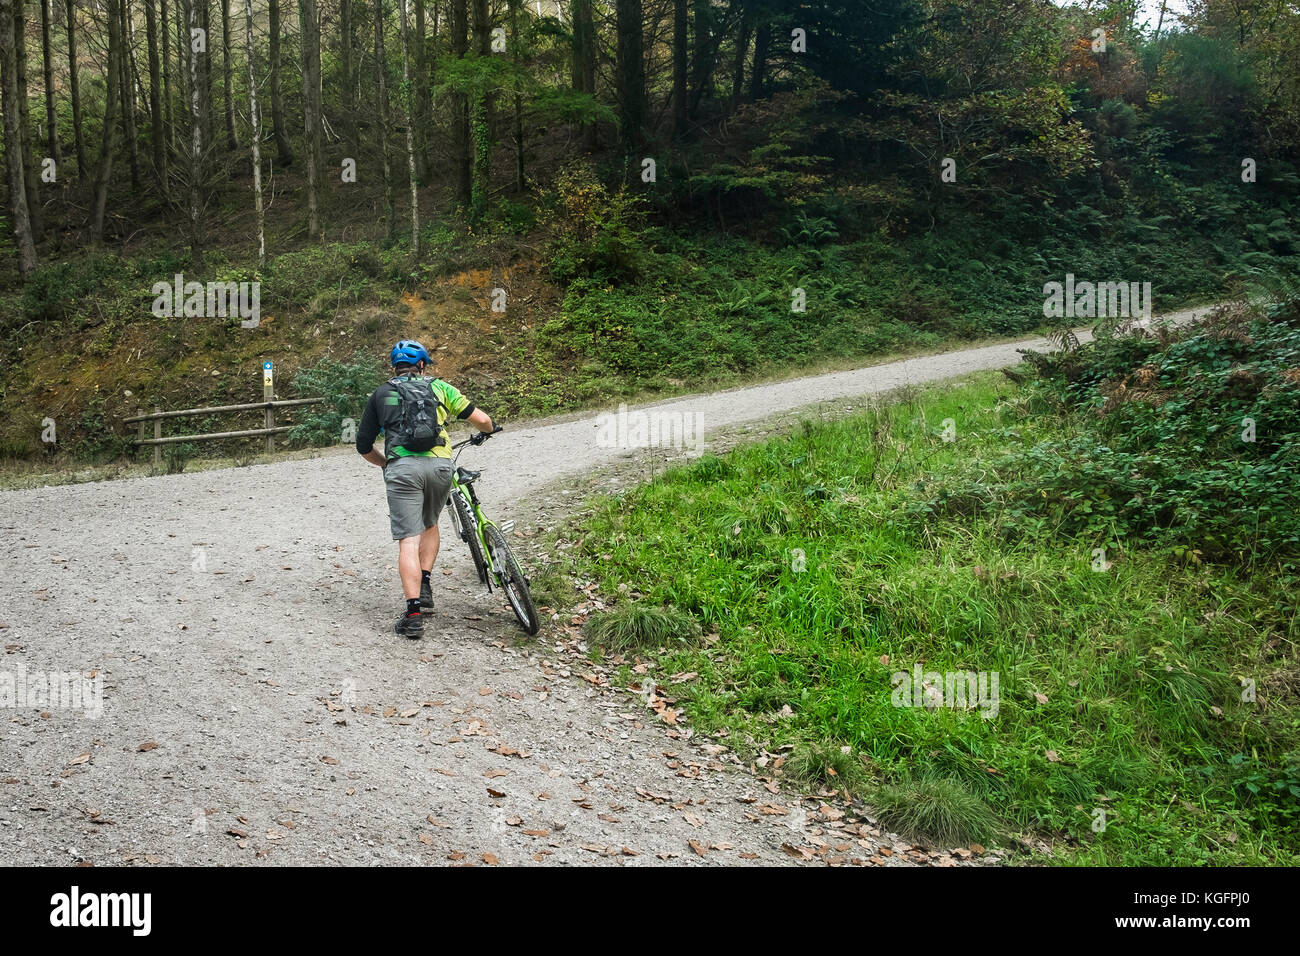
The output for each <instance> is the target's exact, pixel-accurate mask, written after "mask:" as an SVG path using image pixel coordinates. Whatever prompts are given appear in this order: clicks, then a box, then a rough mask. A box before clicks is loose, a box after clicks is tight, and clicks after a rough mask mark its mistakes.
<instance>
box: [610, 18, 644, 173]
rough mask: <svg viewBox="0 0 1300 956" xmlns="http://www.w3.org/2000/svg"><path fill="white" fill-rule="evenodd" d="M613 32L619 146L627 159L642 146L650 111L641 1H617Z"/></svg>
mask: <svg viewBox="0 0 1300 956" xmlns="http://www.w3.org/2000/svg"><path fill="white" fill-rule="evenodd" d="M615 14H616V17H617V21H616V25H615V29H616V30H617V32H618V46H617V49H616V58H615V72H616V73H617V75H618V99H619V107H620V110H619V120H620V122H619V142H620V145H621V146H622V149H623V154H624V156H627V157H630V156H632V155H633V154H634V153H637V152H639V151H640V149H641V147H642V146H643V145H644V144H645V124H646V117H647V115H648V114H649V111H650V108H649V105H648V103H647V101H646V87H645V60H644V55H643V52H642V38H641V28H642V10H641V0H616V2H615Z"/></svg>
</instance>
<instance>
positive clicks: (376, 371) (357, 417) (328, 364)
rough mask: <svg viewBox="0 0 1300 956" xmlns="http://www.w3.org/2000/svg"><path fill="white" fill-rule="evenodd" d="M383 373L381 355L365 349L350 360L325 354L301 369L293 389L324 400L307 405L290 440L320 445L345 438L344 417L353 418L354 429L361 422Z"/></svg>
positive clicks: (336, 442) (333, 443) (303, 395)
mask: <svg viewBox="0 0 1300 956" xmlns="http://www.w3.org/2000/svg"><path fill="white" fill-rule="evenodd" d="M382 375H383V366H382V364H381V363H380V361H379V359H378V358H377V357H376V356H374V355H371V354H367V353H365V352H358V353H357V354H356V355H354V356H353V357H352V360H351V361H348V362H340V361H337V360H335V359H331V358H325V359H322V360H321V361H319V362H317V363H316V364H315V365H313V366H312V367H311V368H305V369H303V370H302V371H300V372H299V373H298V374H297V375H296V376H294V379H293V389H294V391H295V392H297V393H298V395H299V397H301V398H316V397H323V398H324V399H325V404H324V405H306V406H304V409H306V411H304V412H303V413H302V419H301V421H299V423H298V424H297V425H295V426H294V428H293V430H292V431H291V432H289V440H290V441H292V442H295V443H299V444H306V445H317V446H323V445H337V444H340V443H341V442H343V441H345V440H346V439H345V433H344V430H343V426H344V423H345V421H347V420H349V419H350V420H351V422H352V426H353V429H354V430H355V428H356V427H357V426H359V425H360V423H361V413H362V412H363V411H364V410H365V406H366V401H367V399H369V398H370V393H371V392H373V391H374V390H375V388H376V387H378V385H379V382H380V380H381V378H382Z"/></svg>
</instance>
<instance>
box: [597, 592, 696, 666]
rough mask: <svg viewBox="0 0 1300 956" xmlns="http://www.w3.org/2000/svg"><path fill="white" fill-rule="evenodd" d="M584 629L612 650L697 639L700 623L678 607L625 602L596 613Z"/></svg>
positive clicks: (671, 644) (640, 647) (667, 645)
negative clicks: (649, 605) (611, 608)
mask: <svg viewBox="0 0 1300 956" xmlns="http://www.w3.org/2000/svg"><path fill="white" fill-rule="evenodd" d="M583 630H584V632H585V633H586V635H587V636H588V637H590V638H591V639H592V640H593V641H596V642H597V643H599V644H600V645H601V646H602V647H604V648H606V649H607V650H608V651H610V652H611V653H615V654H621V653H624V652H627V651H632V650H639V649H652V648H656V647H673V646H681V645H683V644H690V643H693V642H695V641H696V640H698V638H699V636H700V625H699V622H697V621H696V620H695V619H694V618H693V617H691V616H690V615H689V614H686V613H684V612H682V611H680V610H678V609H677V608H660V607H648V606H646V605H642V604H623V605H621V606H619V607H617V608H615V609H614V610H612V611H603V612H600V613H598V614H593V615H592V616H591V617H590V618H588V619H587V624H586V626H585V627H584V629H583Z"/></svg>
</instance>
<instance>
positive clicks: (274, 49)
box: [267, 0, 293, 166]
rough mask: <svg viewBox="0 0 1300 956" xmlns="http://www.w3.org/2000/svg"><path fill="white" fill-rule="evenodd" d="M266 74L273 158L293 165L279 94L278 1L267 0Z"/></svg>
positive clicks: (283, 163)
mask: <svg viewBox="0 0 1300 956" xmlns="http://www.w3.org/2000/svg"><path fill="white" fill-rule="evenodd" d="M268 2H269V6H268V10H267V19H268V23H267V32H268V34H269V38H268V48H267V73H268V74H269V78H270V81H271V126H273V127H274V132H275V156H276V160H277V162H279V164H280V165H281V166H292V165H293V149H292V148H290V146H289V134H288V131H287V129H286V128H285V125H284V97H283V96H282V95H281V94H280V0H268Z"/></svg>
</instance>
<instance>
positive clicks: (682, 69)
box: [673, 0, 689, 139]
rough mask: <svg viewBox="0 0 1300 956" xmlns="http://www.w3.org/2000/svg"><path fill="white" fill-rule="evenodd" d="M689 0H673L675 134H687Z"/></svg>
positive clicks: (679, 137) (677, 135) (680, 135)
mask: <svg viewBox="0 0 1300 956" xmlns="http://www.w3.org/2000/svg"><path fill="white" fill-rule="evenodd" d="M687 13H688V11H687V0H673V135H674V136H675V137H677V138H678V139H681V137H682V136H684V135H685V134H686V121H687V110H686V72H687V63H688V60H687V35H688V24H689V20H688V18H687Z"/></svg>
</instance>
